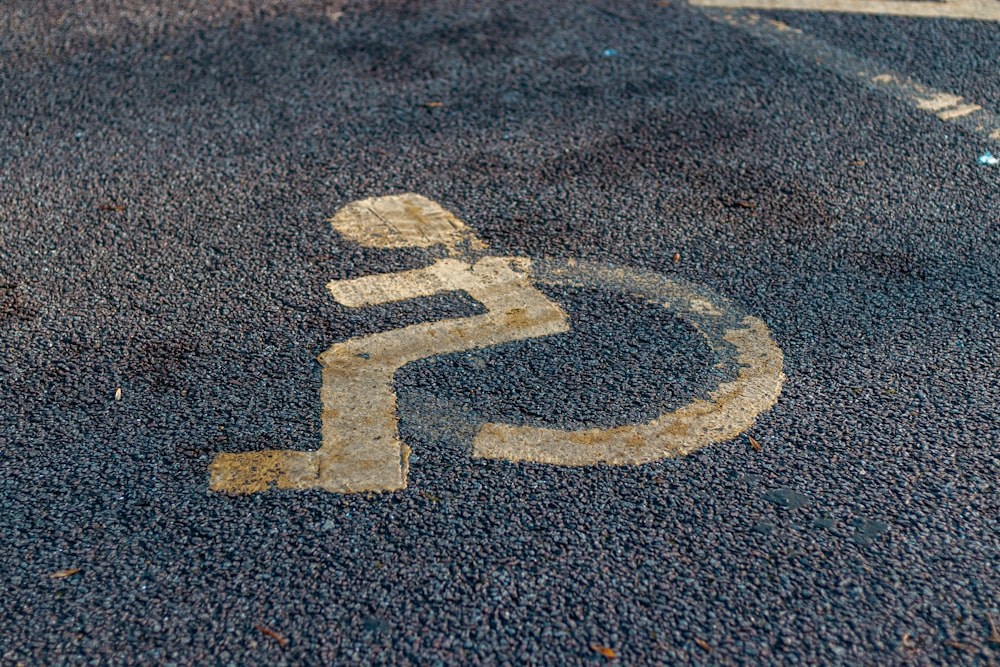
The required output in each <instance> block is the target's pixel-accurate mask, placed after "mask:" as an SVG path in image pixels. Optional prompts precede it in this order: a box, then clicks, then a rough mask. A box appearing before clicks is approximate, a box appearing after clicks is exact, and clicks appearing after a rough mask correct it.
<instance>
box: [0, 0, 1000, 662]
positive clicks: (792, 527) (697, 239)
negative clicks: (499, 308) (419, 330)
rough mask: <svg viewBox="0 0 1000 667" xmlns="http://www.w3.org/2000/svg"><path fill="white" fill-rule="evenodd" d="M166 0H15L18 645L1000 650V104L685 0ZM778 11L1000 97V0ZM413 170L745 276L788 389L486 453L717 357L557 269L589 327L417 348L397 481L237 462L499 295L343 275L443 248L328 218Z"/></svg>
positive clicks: (727, 655) (46, 657)
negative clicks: (651, 423) (704, 432)
mask: <svg viewBox="0 0 1000 667" xmlns="http://www.w3.org/2000/svg"><path fill="white" fill-rule="evenodd" d="M146 4H147V3H134V2H131V1H126V0H121V1H120V2H115V3H104V2H97V1H96V0H95V1H92V2H69V1H65V2H64V1H54V2H49V3H44V4H42V3H34V2H27V1H23V2H22V1H15V2H9V3H5V4H4V6H3V7H0V137H2V142H0V350H2V354H0V599H2V604H0V662H2V663H3V664H12V665H16V664H24V665H62V664H67V665H69V664H178V665H179V664H220V665H230V664H232V665H251V664H261V665H283V664H287V665H293V664H295V665H298V664H307V665H308V664H353V663H358V664H417V665H436V664H442V665H446V664H447V665H450V664H462V665H466V664H512V665H513V664H526V663H527V664H539V665H568V664H602V663H609V662H612V661H613V660H614V661H617V664H689V663H690V664H846V665H875V664H878V665H896V664H939V665H963V664H970V665H971V664H996V663H997V662H998V660H1000V643H998V642H1000V637H997V636H996V634H994V635H993V637H992V640H993V641H990V638H991V637H990V617H992V619H994V620H996V621H997V622H1000V580H998V571H1000V567H998V566H1000V551H998V547H1000V537H998V534H997V529H998V513H1000V492H998V480H997V473H998V469H1000V455H998V453H997V447H998V444H1000V378H998V367H1000V352H998V350H1000V333H998V331H1000V315H998V309H1000V305H998V304H1000V268H998V267H1000V252H998V241H1000V226H998V211H1000V196H998V195H1000V188H998V182H1000V167H992V168H991V167H988V166H983V165H980V164H977V157H978V156H979V155H980V154H982V153H983V152H984V151H986V150H989V149H993V150H996V149H997V148H998V146H997V144H998V143H1000V142H998V141H996V140H992V141H991V140H989V139H988V138H986V137H984V136H982V135H976V134H972V133H968V132H965V131H963V130H961V129H960V128H957V127H954V126H952V125H949V124H948V123H946V122H943V121H942V120H940V119H939V118H938V117H936V116H935V115H933V114H931V113H927V112H926V111H923V110H920V109H917V108H915V107H913V106H912V105H907V104H905V103H904V102H902V101H900V100H898V99H894V98H892V97H888V96H885V95H881V94H879V93H878V91H876V90H873V89H871V88H869V87H865V86H862V85H860V84H859V83H858V82H857V81H855V80H852V79H850V78H848V77H844V76H838V75H837V74H835V73H831V71H829V70H827V69H824V68H822V67H821V66H819V65H818V64H817V63H816V62H810V61H809V60H808V59H803V58H801V57H800V56H799V55H797V54H795V53H790V52H785V51H782V50H781V49H780V48H777V47H774V46H769V45H766V44H763V43H761V42H760V41H759V40H757V39H756V38H755V37H754V36H753V35H751V34H748V33H747V32H745V31H741V30H739V29H737V28H735V27H731V26H728V25H725V24H722V23H720V22H718V21H716V20H712V18H711V17H710V16H709V15H708V14H707V13H706V12H705V11H702V10H699V9H698V8H696V7H691V6H689V5H687V4H686V3H684V2H681V1H679V0H678V1H672V2H670V3H669V4H664V5H660V4H657V3H651V2H626V1H624V0H623V1H621V2H614V1H604V2H598V1H596V0H595V1H587V2H580V3H549V2H528V1H522V2H496V3H482V4H474V3H467V2H431V1H428V2H351V3H348V4H346V5H344V6H342V7H340V6H334V5H330V6H324V5H322V4H321V3H308V2H305V3H293V2H287V3H278V2H267V3H250V2H245V3H241V2H237V1H236V0H232V1H230V2H219V3H214V4H213V5H212V6H205V5H206V3H200V2H198V3H195V2H191V3H187V4H183V3H174V4H172V5H171V6H165V7H163V8H159V9H158V8H155V7H151V6H146ZM251 5H253V6H251ZM763 15H764V16H765V18H767V17H773V18H777V19H780V20H781V21H784V22H785V23H787V24H790V25H792V26H795V27H798V28H800V29H802V30H804V31H805V32H807V33H809V34H811V35H813V36H816V37H818V38H821V39H823V40H826V41H827V42H829V43H831V44H834V45H836V46H838V47H839V48H841V49H845V50H848V51H852V52H855V53H858V54H859V55H864V56H865V57H867V58H871V59H874V60H877V61H880V62H884V63H886V64H887V65H888V66H890V67H892V68H894V70H895V71H899V72H903V73H908V74H911V75H912V76H913V77H915V78H916V79H917V80H920V81H923V82H925V83H926V84H928V85H931V86H934V87H936V88H938V89H942V90H947V91H950V92H954V93H955V94H959V95H965V96H966V97H968V98H970V99H973V100H976V101H978V103H979V104H982V105H984V106H985V107H988V108H990V109H991V110H992V111H994V112H997V111H1000V107H998V106H996V104H997V102H996V100H997V99H998V79H997V76H996V65H997V59H996V44H997V37H998V29H997V26H996V24H993V23H985V22H974V21H953V20H948V19H910V18H898V17H897V18H886V17H877V16H875V17H873V16H860V15H819V14H809V13H794V12H780V13H777V12H775V13H767V12H764V13H763ZM401 192H417V193H420V194H422V195H424V196H426V197H428V198H430V199H432V200H435V201H437V202H440V203H441V205H442V206H444V207H445V208H447V209H448V210H450V211H452V212H454V213H455V214H456V215H457V216H459V217H460V218H461V219H462V220H464V221H466V222H467V223H468V224H469V225H470V226H471V227H473V228H474V229H475V230H476V231H477V232H478V233H479V235H480V237H481V238H482V239H483V240H484V241H485V242H486V243H488V244H489V246H490V248H491V251H493V252H495V253H496V254H498V255H504V256H528V257H535V258H544V257H552V258H556V259H561V260H568V259H579V260H587V261H590V262H598V263H610V264H616V265H621V266H629V267H635V268H637V269H644V270H650V271H656V272H659V273H662V274H664V275H666V276H676V277H678V278H682V279H684V280H686V281H690V282H691V283H694V284H698V285H703V286H705V287H706V288H708V289H710V290H712V291H713V292H715V293H717V294H720V295H724V296H725V297H726V298H727V299H729V300H730V301H732V302H733V303H734V304H738V305H739V307H740V308H741V309H742V311H744V312H746V313H748V314H751V315H753V316H755V317H759V318H760V319H762V320H763V321H764V322H765V323H766V324H767V325H768V327H769V328H770V329H771V331H772V335H773V337H774V339H775V341H776V342H777V343H778V345H779V346H780V348H781V350H782V352H783V353H784V372H785V375H786V376H787V381H786V383H785V386H784V389H783V391H782V393H781V396H780V398H779V400H778V403H777V405H775V407H774V408H772V409H771V410H770V411H768V412H766V413H764V414H762V415H760V416H759V417H758V419H757V422H756V424H755V425H754V426H753V427H752V428H751V429H750V431H748V433H747V435H749V436H751V437H752V440H751V438H749V437H747V435H742V436H740V437H738V438H736V439H734V440H731V441H728V442H724V443H719V444H715V445H710V446H707V447H705V448H703V449H701V450H699V451H698V452H696V453H693V454H691V455H688V456H686V457H680V458H674V459H668V460H664V461H662V462H659V463H653V464H647V465H642V466H634V467H628V466H626V467H614V466H603V465H596V466H590V467H576V468H563V467H556V466H548V465H540V464H525V463H511V462H507V461H493V460H479V459H472V458H471V457H470V454H469V452H470V443H471V439H472V436H473V434H474V429H475V427H476V425H477V424H479V423H482V422H483V421H496V422H502V423H530V424H536V425H552V426H561V427H574V428H577V427H581V426H601V427H608V426H614V425H618V424H622V423H631V422H636V421H640V420H644V419H649V418H650V417H651V416H652V415H655V414H656V413H657V412H659V411H661V410H663V409H666V408H672V407H674V406H676V405H679V404H682V403H684V402H685V401H688V400H690V399H692V398H693V397H698V396H703V395H705V393H706V392H708V391H710V390H711V388H712V387H713V386H715V385H716V384H717V382H718V377H717V375H718V372H717V369H715V368H714V367H713V366H712V365H711V359H712V355H711V350H709V349H708V347H707V346H706V345H705V343H704V340H703V339H701V338H700V337H699V336H698V335H697V334H696V332H694V331H693V330H692V329H691V327H690V326H689V325H686V324H685V323H684V322H683V321H681V320H679V319H678V318H676V317H673V316H671V315H670V313H669V312H665V311H664V310H663V309H656V308H652V307H650V305H649V304H648V303H646V302H644V301H642V300H640V299H635V298H631V297H629V296H628V295H622V294H621V293H620V292H615V291H613V290H600V289H577V288H556V287H551V286H550V287H545V288H543V289H544V290H545V293H546V294H547V296H549V298H551V299H553V300H555V301H558V302H559V303H560V304H561V305H563V307H564V308H565V309H566V312H567V313H568V314H569V316H570V318H571V327H572V332H571V334H565V335H559V336H553V337H551V338H548V339H537V340H530V341H520V342H517V343H510V344H506V345H504V346H498V347H497V348H488V349H484V350H478V351H474V352H469V353H459V354H454V355H444V356H441V357H434V358H430V359H425V360H422V361H420V362H416V363H414V364H411V365H409V366H407V367H406V368H404V369H402V370H401V371H400V372H399V373H398V375H397V378H396V387H397V390H398V395H399V419H400V425H399V429H400V434H401V436H402V438H403V440H404V441H405V442H406V443H407V444H408V445H409V446H410V447H411V448H412V450H413V457H412V458H411V461H410V471H409V487H408V488H407V489H406V490H403V491H398V492H393V493H383V494H375V493H371V494H352V495H338V494H332V493H327V492H324V491H319V490H310V491H294V490H282V489H273V490H270V491H267V492H264V493H259V494H254V495H248V496H231V495H225V494H218V493H212V492H210V491H209V489H208V471H207V469H208V464H209V463H210V462H211V460H212V457H213V456H214V455H215V454H217V453H220V452H243V451H254V450H263V449H274V448H278V449H281V448H284V449H302V450H310V449H316V448H317V447H319V445H320V432H319V428H320V406H319V387H320V366H319V365H318V364H317V362H316V359H315V357H316V356H317V355H318V354H319V353H321V352H323V351H324V350H325V349H327V348H328V347H329V346H330V345H331V344H332V343H334V342H336V341H342V340H345V339H347V338H350V337H353V336H361V335H366V334H369V333H374V332H378V331H385V330H389V329H395V328H398V327H401V326H404V325H407V324H414V323H419V322H426V321H429V320H433V319H440V318H444V317H462V316H466V315H471V314H475V313H477V312H479V310H477V308H478V306H477V304H476V303H475V302H473V301H472V300H471V299H468V298H465V297H463V296H461V295H457V294H444V295H438V296H434V297H428V298H424V299H418V300H413V301H407V302H401V303H398V304H392V305H388V306H378V307H372V308H363V309H348V308H344V307H342V306H339V305H338V304H337V303H336V302H335V301H334V300H333V299H331V298H330V297H329V295H328V294H327V293H326V292H325V291H324V285H325V284H326V283H327V282H328V281H330V280H336V279H346V278H354V277H359V276H364V275H369V274H372V273H379V272H387V271H399V270H402V269H408V268H418V267H422V266H426V265H427V264H428V263H429V261H430V259H431V258H432V257H434V256H436V255H435V254H434V253H435V252H436V251H435V250H433V249H431V250H418V249H414V250H399V249H393V250H378V249H372V248H364V247H361V246H359V245H357V244H355V243H353V242H349V241H345V240H343V239H342V238H341V237H339V236H338V235H337V234H336V233H335V232H334V231H333V230H332V229H331V227H330V225H329V223H328V222H327V219H328V218H330V217H331V216H332V215H333V214H334V213H335V212H336V211H337V210H338V209H340V208H341V207H342V206H344V205H346V204H348V203H349V202H351V201H355V200H359V199H364V198H366V197H373V196H381V195H386V194H394V193H401ZM677 255H679V257H678V258H677V259H675V257H676V256H677ZM119 388H120V389H121V394H120V400H116V390H117V389H119ZM753 443H756V444H757V445H758V446H759V449H758V447H755V446H753ZM72 570H79V571H78V572H75V573H73V574H66V572H67V571H72ZM55 573H61V574H63V575H65V576H56V577H53V576H51V575H53V574H55ZM602 650H603V652H602ZM609 650H610V651H613V654H614V656H615V657H614V658H611V657H610V654H609ZM605 654H609V655H605Z"/></svg>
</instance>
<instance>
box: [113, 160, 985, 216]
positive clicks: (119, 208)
mask: <svg viewBox="0 0 1000 667" xmlns="http://www.w3.org/2000/svg"><path fill="white" fill-rule="evenodd" d="M980 159H982V158H980ZM97 208H98V210H100V211H124V210H125V206H124V205H123V204H103V205H101V206H98V207H97Z"/></svg>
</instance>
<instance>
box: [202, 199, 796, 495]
mask: <svg viewBox="0 0 1000 667" xmlns="http://www.w3.org/2000/svg"><path fill="white" fill-rule="evenodd" d="M331 223H332V224H333V227H334V229H335V230H337V231H338V232H339V233H340V234H341V235H342V236H343V237H345V238H346V239H348V240H351V241H355V242H357V243H359V244H362V245H366V246H370V247H379V248H429V247H432V246H443V247H444V248H446V249H447V251H448V255H449V256H448V257H445V258H442V259H438V260H437V261H435V262H434V263H432V264H430V265H429V266H426V267H424V268H419V269H413V270H408V271H399V272H395V273H384V274H375V275H369V276H363V277H360V278H354V279H350V280H336V281H332V282H330V283H328V284H327V290H328V291H329V293H330V295H331V296H332V297H333V298H334V299H335V300H336V301H337V302H338V303H339V304H341V305H342V306H345V307H348V308H363V307H366V306H374V305H379V304H386V303H391V302H398V301H406V300H409V299H416V298H420V297H427V296H432V295H435V294H439V293H442V292H451V291H461V292H464V293H466V294H467V295H468V296H469V297H471V298H472V299H474V300H475V301H477V302H478V303H480V304H481V305H482V306H483V308H484V309H485V312H484V313H482V314H480V315H474V316H471V317H459V318H450V319H445V320H439V321H435V322H425V323H420V324H413V325H410V326H406V327H402V328H399V329H393V330H390V331H384V332H380V333H375V334H371V335H368V336H361V337H357V338H351V339H349V340H346V341H343V342H340V343H335V344H334V345H332V346H331V347H330V348H329V349H328V350H326V351H325V352H323V353H322V354H321V355H319V357H318V361H319V363H320V364H321V366H322V376H323V383H322V388H321V390H320V402H321V404H322V445H321V446H320V448H319V449H317V450H314V451H295V450H270V451H258V452H243V453H223V454H218V455H217V456H216V457H215V459H214V460H213V461H212V463H211V464H210V465H209V472H210V476H211V478H210V483H209V486H210V488H211V489H212V490H213V491H224V492H228V493H255V492H258V491H264V490H266V489H268V488H270V487H271V486H276V487H278V488H286V489H311V488H320V489H325V490H327V491H332V492H336V493H352V492H359V491H393V490H397V489H403V488H406V480H407V470H408V467H409V454H410V448H409V447H408V446H407V445H406V444H405V443H404V442H403V441H402V440H401V439H400V437H399V431H398V421H399V420H398V416H397V401H396V394H395V391H394V389H393V378H394V376H395V374H396V372H397V371H398V370H399V369H401V368H402V367H403V366H405V365H407V364H409V363H411V362H414V361H417V360H418V359H424V358H427V357H433V356H437V355H442V354H449V353H453V352H462V351H467V350H472V349H477V348H486V347H491V346H494V345H499V344H501V343H508V342H512V341H517V340H524V339H528V338H540V337H543V336H553V335H557V334H561V333H565V332H568V331H569V318H568V317H567V315H566V312H565V311H564V310H563V309H562V308H561V307H560V306H559V304H557V303H555V302H553V301H551V300H550V299H549V298H548V297H546V296H545V295H544V294H543V293H542V292H541V291H540V290H539V289H538V288H537V287H536V286H535V285H566V286H574V287H597V288H602V289H611V290H615V291H618V292H620V293H623V294H627V295H631V296H635V297H639V298H642V299H644V300H646V301H648V302H650V303H654V304H658V305H660V306H662V307H663V308H665V309H667V310H669V311H671V312H673V313H675V314H676V315H677V316H679V317H680V318H681V319H682V320H683V321H685V322H686V323H688V324H689V325H691V326H692V327H693V328H694V329H695V330H696V331H697V332H698V333H699V334H701V335H702V336H703V337H704V338H705V340H706V342H707V343H708V346H709V347H710V348H711V350H712V352H713V354H714V355H715V356H716V359H717V361H718V362H719V364H720V365H724V364H729V365H731V366H732V367H733V368H736V369H737V371H736V376H735V377H733V378H731V379H730V380H728V381H725V382H721V383H719V385H718V386H717V387H715V388H714V389H713V390H711V391H710V392H708V395H707V398H698V399H694V400H692V401H691V402H689V403H687V404H686V405H683V406H681V407H680V408H678V409H676V410H672V411H668V412H664V413H663V414H660V415H658V416H656V417H655V418H653V419H651V420H649V421H647V422H644V423H639V424H626V425H624V426H618V427H614V428H606V429H602V428H584V429H575V430H574V429H559V428H545V427H536V426H518V425H511V424H500V423H486V424H483V425H482V426H481V427H480V428H479V431H478V433H477V434H476V436H475V438H474V439H473V443H472V456H473V457H476V458H490V459H505V460H509V461H532V462H538V463H548V464H554V465H566V466H583V465H592V464H596V463H604V464H611V465H637V464H642V463H649V462H652V461H657V460H660V459H663V458H667V457H671V456H676V455H679V454H686V453H689V452H692V451H694V450H696V449H698V448H700V447H703V446H705V445H708V444H711V443H716V442H723V441H726V440H731V439H732V438H735V437H736V436H737V435H739V434H740V433H742V432H743V431H745V430H746V429H747V428H749V427H750V426H751V425H752V424H753V423H754V420H755V419H756V417H757V416H758V415H759V414H761V413H762V412H764V411H766V410H768V409H769V408H771V406H773V405H774V404H775V402H776V401H777V399H778V395H779V394H780V392H781V387H782V384H783V383H784V379H785V376H784V374H783V373H782V353H781V350H780V349H779V348H778V346H777V345H776V344H775V342H774V341H773V339H772V338H771V334H770V331H769V330H768V328H767V326H766V325H765V324H764V322H762V321H761V320H759V319H758V318H756V317H752V316H749V315H744V314H741V313H740V312H739V311H738V310H737V309H736V308H734V307H733V306H732V305H731V304H730V303H729V302H728V301H727V300H726V299H725V298H723V297H721V296H719V295H716V294H714V293H713V292H711V291H710V290H708V289H706V288H704V287H701V286H697V285H693V284H691V283H688V282H685V281H683V280H680V279H678V278H673V277H671V278H668V277H667V276H664V275H662V274H659V273H656V272H651V271H642V270H637V269H631V268H627V267H619V266H612V265H603V264H593V263H588V262H578V261H573V260H569V261H562V260H530V259H528V258H524V257H496V256H492V255H489V254H487V253H486V246H485V244H483V243H482V241H480V240H479V239H478V238H477V237H476V235H475V233H474V232H473V230H472V229H470V228H469V227H468V226H467V225H466V224H465V223H464V222H462V221H461V220H459V219H458V218H457V217H455V216H454V215H453V214H451V213H450V212H448V211H447V210H445V209H444V208H443V207H441V206H440V205H439V204H438V203H436V202H434V201H431V200H429V199H427V198H425V197H422V196H420V195H416V194H403V195H393V196H387V197H378V198H371V199H365V200H362V201H357V202H354V203H352V204H349V205H347V206H345V207H344V208H343V209H341V210H340V211H338V212H337V214H336V215H335V216H334V218H332V220H331Z"/></svg>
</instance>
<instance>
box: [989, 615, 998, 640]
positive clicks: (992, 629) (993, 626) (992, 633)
mask: <svg viewBox="0 0 1000 667" xmlns="http://www.w3.org/2000/svg"><path fill="white" fill-rule="evenodd" d="M986 620H987V621H989V624H990V636H989V637H987V638H986V641H988V642H989V643H991V644H1000V631H997V624H996V622H995V621H994V620H993V617H992V616H990V615H989V614H986Z"/></svg>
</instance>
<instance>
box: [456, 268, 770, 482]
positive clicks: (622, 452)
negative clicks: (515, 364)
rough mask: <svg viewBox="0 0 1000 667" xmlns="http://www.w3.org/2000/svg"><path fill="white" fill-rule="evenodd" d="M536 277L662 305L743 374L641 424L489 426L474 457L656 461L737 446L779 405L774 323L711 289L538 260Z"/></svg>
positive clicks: (576, 462) (568, 462) (569, 462)
mask: <svg viewBox="0 0 1000 667" xmlns="http://www.w3.org/2000/svg"><path fill="white" fill-rule="evenodd" d="M530 273H531V276H532V282H534V283H535V284H541V285H553V286H558V285H565V286H573V287H589V288H603V289H609V288H610V289H614V290H617V291H620V292H623V293H626V294H630V295H632V296H635V297H637V298H641V299H643V300H645V301H647V302H649V303H655V304H659V305H661V306H663V307H664V308H666V309H668V310H670V311H672V312H674V313H675V314H676V315H677V316H679V317H680V318H681V319H682V320H683V321H685V322H686V323H688V324H690V325H691V326H693V327H694V328H695V330H696V331H698V332H699V333H700V334H701V335H702V336H704V337H705V339H706V341H707V342H708V345H709V347H710V348H711V349H712V350H713V352H714V353H715V354H716V355H717V357H719V359H720V361H721V362H722V363H723V364H727V363H731V364H733V365H734V366H736V367H737V368H738V369H739V370H738V373H737V376H736V378H734V379H733V380H731V381H727V382H722V383H720V384H719V386H718V387H716V388H715V389H714V390H712V391H711V392H709V398H708V399H707V400H706V399H695V400H694V401H692V402H690V403H688V404H686V405H684V406H682V407H680V408H678V409H676V410H672V411H669V412H665V413H662V414H660V415H658V416H657V417H655V418H653V419H652V420H649V421H647V422H644V423H641V424H626V425H623V426H619V427H615V428H610V429H600V428H589V429H577V430H563V429H557V428H547V427H536V426H514V425H509V424H498V423H492V422H491V423H487V424H484V425H483V426H482V427H481V428H480V430H479V432H478V433H477V435H476V437H475V439H474V441H473V444H472V456H473V458H488V459H505V460H508V461H531V462H536V463H547V464H553V465H562V466H583V465H594V464H597V463H604V464H610V465H638V464H642V463H650V462H653V461H658V460H661V459H664V458H669V457H672V456H677V455H680V454H687V453H690V452H693V451H695V450H697V449H700V448H701V447H704V446H706V445H709V444H714V443H718V442H724V441H727V440H731V439H733V438H735V437H736V436H738V435H739V434H740V433H742V432H744V431H745V430H747V429H748V428H750V427H751V426H752V425H753V423H754V421H755V420H756V418H757V416H758V415H760V414H762V413H763V412H765V411H767V410H769V409H770V408H771V407H773V406H774V404H775V403H776V402H777V400H778V396H779V395H780V393H781V387H782V385H783V384H784V381H785V375H784V373H783V372H782V361H783V355H782V352H781V349H780V348H779V347H778V346H777V344H776V343H775V342H774V340H773V339H772V338H771V333H770V331H769V330H768V328H767V325H765V324H764V322H763V321H762V320H760V319H758V318H756V317H753V316H750V315H744V314H742V313H741V312H739V311H738V310H737V309H736V308H735V307H733V306H732V304H731V303H730V302H729V300H728V299H726V298H724V297H721V296H719V295H717V294H715V293H714V292H712V291H711V290H709V289H707V288H705V287H701V286H698V285H695V284H692V283H689V282H687V281H686V280H683V279H681V278H670V277H667V276H665V275H663V274H660V273H655V272H652V271H646V270H640V269H632V268H628V267H622V266H614V265H608V264H595V263H589V262H582V261H576V260H565V261H563V260H536V261H533V262H532V263H531V270H530Z"/></svg>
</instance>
